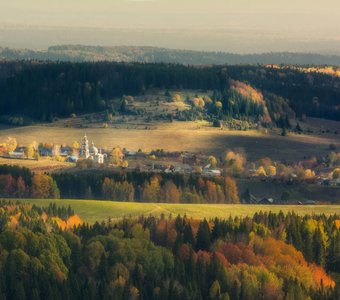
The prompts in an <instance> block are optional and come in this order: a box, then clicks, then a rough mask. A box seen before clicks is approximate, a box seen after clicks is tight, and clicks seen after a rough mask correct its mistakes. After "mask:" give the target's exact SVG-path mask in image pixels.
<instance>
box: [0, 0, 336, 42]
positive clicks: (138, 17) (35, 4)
mask: <svg viewBox="0 0 340 300" xmlns="http://www.w3.org/2000/svg"><path fill="white" fill-rule="evenodd" d="M0 2H1V3H0V26H2V27H4V26H5V27H8V26H12V25H13V26H14V25H15V26H21V25H24V26H32V27H33V28H34V27H35V26H56V27H61V26H63V27H78V28H79V27H84V28H98V27H99V28H129V29H145V28H149V29H156V30H160V29H164V30H165V29H166V30H171V29H173V30H174V29H186V30H198V29H209V30H215V31H216V30H220V31H226V32H229V33H231V32H232V34H234V35H235V36H237V35H238V34H240V35H239V37H240V38H242V34H243V35H244V33H245V32H248V33H250V34H254V35H261V36H262V37H264V38H265V36H266V35H268V34H269V35H272V34H274V35H276V36H281V37H282V36H284V37H286V38H288V39H290V38H291V39H298V40H299V39H305V40H309V39H317V38H320V39H325V38H327V39H328V40H329V41H331V42H334V41H336V42H338V41H340V1H339V0H322V1H321V0H0ZM271 38H272V36H271ZM0 42H1V43H4V42H6V41H4V38H2V39H1V36H0Z"/></svg>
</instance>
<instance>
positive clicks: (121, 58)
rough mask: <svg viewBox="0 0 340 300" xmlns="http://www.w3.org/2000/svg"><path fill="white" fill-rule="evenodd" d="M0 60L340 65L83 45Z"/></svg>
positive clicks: (338, 60)
mask: <svg viewBox="0 0 340 300" xmlns="http://www.w3.org/2000/svg"><path fill="white" fill-rule="evenodd" d="M0 59H3V60H23V59H25V60H30V59H36V60H50V61H72V62H85V61H90V62H93V61H115V62H141V63H174V64H185V65H207V64H214V65H224V64H229V65H233V64H293V65H311V64H313V65H340V56H338V55H321V54H316V53H290V52H273V53H261V54H244V55H242V54H234V53H224V52H202V51H189V50H174V49H165V48H157V47H132V46H117V47H101V46H84V45H59V46H51V47H49V48H48V49H47V50H45V51H44V50H40V51H39V50H28V49H11V48H1V47H0Z"/></svg>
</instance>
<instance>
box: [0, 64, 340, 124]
mask: <svg viewBox="0 0 340 300" xmlns="http://www.w3.org/2000/svg"><path fill="white" fill-rule="evenodd" d="M0 66H1V68H0V90H1V94H0V115H16V116H18V115H19V116H18V117H23V116H28V117H32V118H36V119H38V120H42V121H52V120H53V118H55V117H69V116H70V115H73V114H83V113H92V112H98V111H103V110H105V109H106V110H108V111H109V112H112V113H117V112H119V113H121V114H125V115H131V114H132V115H138V114H140V113H143V112H142V111H141V110H135V111H133V112H131V111H129V109H128V107H126V104H128V103H126V101H125V100H124V101H123V102H121V103H120V105H113V103H112V100H113V99H117V98H118V99H121V100H122V99H123V98H124V97H123V96H124V95H131V96H138V95H146V94H150V92H149V91H150V90H155V89H156V90H158V93H160V92H159V91H162V93H161V94H159V95H158V97H159V100H162V101H167V102H185V103H186V104H190V106H191V107H192V109H191V110H190V111H189V112H185V113H181V112H178V113H177V114H176V116H175V117H176V118H177V119H178V120H186V121H187V120H196V119H205V120H208V121H212V120H214V119H217V120H227V119H230V118H236V119H247V120H248V119H252V120H254V121H255V122H256V123H260V124H261V125H263V126H265V127H267V126H268V125H274V126H275V125H276V126H278V127H282V128H283V127H289V124H288V123H289V122H288V119H289V118H295V116H297V117H302V116H304V115H307V116H311V117H316V118H324V119H332V120H340V109H339V104H340V89H339V87H340V78H339V77H338V76H333V75H329V74H324V73H320V72H305V71H301V70H298V69H293V68H287V69H280V68H275V67H272V66H270V67H262V66H229V67H223V66H206V67H194V66H183V65H174V64H151V63H148V64H141V63H130V64H127V63H114V62H97V63H61V62H54V63H53V62H35V61H31V62H2V63H0ZM169 90H175V91H176V90H178V91H182V90H195V93H196V94H194V95H188V97H187V98H184V97H180V98H178V97H177V96H176V93H173V94H171V93H169ZM208 91H209V92H208ZM196 95H197V97H196ZM161 97H162V98H161ZM176 98H178V99H176ZM200 98H201V99H200ZM259 99H261V100H259ZM146 100H147V99H146ZM156 100H157V99H156ZM178 100H179V101H178ZM164 117H169V118H172V117H171V116H164ZM19 123H20V122H19ZM21 123H22V122H21Z"/></svg>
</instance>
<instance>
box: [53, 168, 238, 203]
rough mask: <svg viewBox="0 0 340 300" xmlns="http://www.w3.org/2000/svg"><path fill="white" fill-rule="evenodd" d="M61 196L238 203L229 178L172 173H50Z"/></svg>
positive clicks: (232, 181) (146, 200)
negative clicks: (206, 177)
mask: <svg viewBox="0 0 340 300" xmlns="http://www.w3.org/2000/svg"><path fill="white" fill-rule="evenodd" d="M52 177H53V179H54V180H55V181H56V183H57V185H58V187H59V188H60V193H61V197H62V198H65V199H67V198H78V199H84V198H85V199H105V200H114V201H137V202H166V203H239V202H240V199H239V195H238V189H237V183H236V181H235V180H234V179H233V178H231V177H225V178H224V177H221V178H210V179H204V178H202V177H197V176H189V177H187V176H184V175H176V174H162V175H159V174H157V175H153V174H149V173H139V172H122V173H114V172H98V173H95V172H86V171H84V172H79V173H77V174H72V173H66V172H65V173H59V174H52Z"/></svg>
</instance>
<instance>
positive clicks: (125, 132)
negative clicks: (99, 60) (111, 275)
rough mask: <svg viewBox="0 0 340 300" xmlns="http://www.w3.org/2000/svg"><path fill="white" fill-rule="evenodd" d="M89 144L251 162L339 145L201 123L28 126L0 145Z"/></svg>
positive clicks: (0, 137)
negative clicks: (237, 156) (236, 154)
mask: <svg viewBox="0 0 340 300" xmlns="http://www.w3.org/2000/svg"><path fill="white" fill-rule="evenodd" d="M85 132H86V134H87V135H88V137H89V139H90V141H92V140H93V141H94V142H95V144H96V145H97V146H99V147H102V148H103V149H112V148H113V147H116V146H120V147H122V148H127V149H129V150H135V151H136V150H138V149H142V150H143V151H151V150H155V149H160V148H163V149H164V150H166V151H191V152H203V153H211V154H215V155H221V154H222V153H223V152H224V151H225V150H226V149H228V148H243V149H244V150H245V151H246V153H247V155H248V158H249V159H250V160H256V159H259V158H262V157H265V156H268V157H270V158H272V159H274V160H297V159H304V158H305V157H312V156H320V155H325V154H327V153H328V152H329V145H330V144H335V145H337V146H340V140H339V138H338V137H337V136H334V137H329V136H328V137H323V136H317V135H315V136H312V135H295V134H290V135H288V136H286V137H282V136H280V135H279V134H278V133H269V134H266V133H265V132H264V131H234V130H221V129H218V128H212V127H209V126H207V123H204V122H174V123H159V124H157V125H155V127H153V129H135V128H133V127H132V126H131V125H129V124H127V125H126V128H125V129H124V128H118V129H117V128H105V129H104V128H86V129H85V128H61V127H49V126H27V127H20V128H11V129H5V130H1V131H0V142H2V141H5V140H6V138H7V137H8V136H12V137H15V138H16V139H17V141H18V143H19V144H23V145H27V144H29V143H32V142H33V141H36V142H44V143H45V142H49V143H56V144H61V145H62V144H71V143H72V142H73V141H75V140H77V141H80V140H81V138H82V137H83V135H84V133H85Z"/></svg>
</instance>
